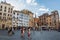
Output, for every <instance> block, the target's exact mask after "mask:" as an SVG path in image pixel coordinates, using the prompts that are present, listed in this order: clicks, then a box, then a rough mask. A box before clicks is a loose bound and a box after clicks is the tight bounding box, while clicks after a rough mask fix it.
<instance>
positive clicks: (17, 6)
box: [0, 0, 60, 17]
mask: <svg viewBox="0 0 60 40" xmlns="http://www.w3.org/2000/svg"><path fill="white" fill-rule="evenodd" d="M1 1H5V0H0V2H1ZM6 2H7V3H10V4H11V5H12V6H14V10H20V11H21V10H23V9H27V10H29V11H31V12H33V13H34V15H35V14H36V15H37V17H38V16H40V15H42V14H44V13H49V14H50V12H51V11H54V10H58V12H59V13H60V0H6ZM59 15H60V14H59Z"/></svg>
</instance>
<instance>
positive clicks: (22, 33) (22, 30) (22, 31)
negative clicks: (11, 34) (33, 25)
mask: <svg viewBox="0 0 60 40" xmlns="http://www.w3.org/2000/svg"><path fill="white" fill-rule="evenodd" d="M23 36H24V28H22V29H21V37H23Z"/></svg>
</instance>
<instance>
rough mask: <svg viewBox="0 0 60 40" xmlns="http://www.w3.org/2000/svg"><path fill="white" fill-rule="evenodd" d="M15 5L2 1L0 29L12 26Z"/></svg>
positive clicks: (0, 5) (0, 4)
mask: <svg viewBox="0 0 60 40" xmlns="http://www.w3.org/2000/svg"><path fill="white" fill-rule="evenodd" d="M12 13H13V6H12V5H11V4H9V3H6V2H1V3H0V29H5V28H6V27H12Z"/></svg>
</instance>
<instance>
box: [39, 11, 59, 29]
mask: <svg viewBox="0 0 60 40" xmlns="http://www.w3.org/2000/svg"><path fill="white" fill-rule="evenodd" d="M39 21H40V22H39V26H43V25H45V26H48V27H50V28H53V29H58V28H59V13H58V11H57V10H55V11H52V12H51V14H50V15H49V14H46V13H45V14H43V15H41V16H39Z"/></svg>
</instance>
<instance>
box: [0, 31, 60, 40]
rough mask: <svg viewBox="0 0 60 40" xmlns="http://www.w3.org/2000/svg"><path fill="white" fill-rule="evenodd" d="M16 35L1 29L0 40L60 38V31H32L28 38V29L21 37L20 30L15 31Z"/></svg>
mask: <svg viewBox="0 0 60 40" xmlns="http://www.w3.org/2000/svg"><path fill="white" fill-rule="evenodd" d="M14 33H15V34H14V35H12V36H9V35H8V33H7V31H6V30H0V40H60V32H57V31H31V37H30V39H29V38H28V35H27V31H25V34H24V37H23V38H22V37H21V33H20V30H17V31H14Z"/></svg>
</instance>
